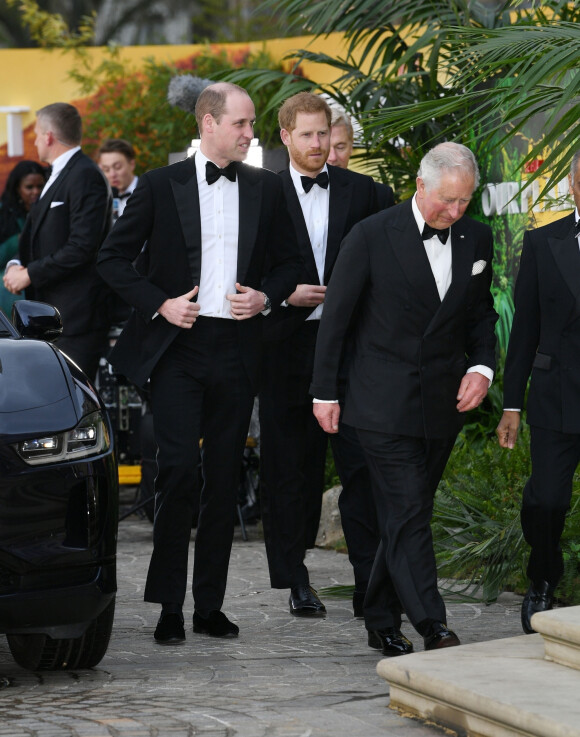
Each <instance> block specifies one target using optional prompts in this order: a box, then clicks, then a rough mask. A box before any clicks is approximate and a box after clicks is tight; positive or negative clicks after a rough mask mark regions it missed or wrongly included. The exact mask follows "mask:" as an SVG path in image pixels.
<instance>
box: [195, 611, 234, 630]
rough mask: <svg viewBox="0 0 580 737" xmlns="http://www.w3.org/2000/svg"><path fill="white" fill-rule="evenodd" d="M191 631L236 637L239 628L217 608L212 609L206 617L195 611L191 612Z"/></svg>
mask: <svg viewBox="0 0 580 737" xmlns="http://www.w3.org/2000/svg"><path fill="white" fill-rule="evenodd" d="M193 631H194V632H197V633H198V634H204V635H211V636H212V637H237V636H238V635H239V633H240V628H239V627H238V625H237V624H234V623H233V622H230V620H229V619H228V618H227V617H226V615H225V614H224V613H223V612H220V611H219V609H214V610H213V611H212V612H210V613H209V616H207V617H202V616H201V614H198V613H197V612H194V613H193Z"/></svg>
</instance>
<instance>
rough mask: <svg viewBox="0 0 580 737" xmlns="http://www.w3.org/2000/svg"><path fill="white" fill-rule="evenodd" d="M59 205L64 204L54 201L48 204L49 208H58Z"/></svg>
mask: <svg viewBox="0 0 580 737" xmlns="http://www.w3.org/2000/svg"><path fill="white" fill-rule="evenodd" d="M61 205H64V202H56V201H54V202H51V203H50V206H51V207H60V206H61Z"/></svg>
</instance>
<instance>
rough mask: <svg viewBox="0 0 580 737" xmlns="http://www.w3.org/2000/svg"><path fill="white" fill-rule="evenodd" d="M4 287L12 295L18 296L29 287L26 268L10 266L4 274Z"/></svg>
mask: <svg viewBox="0 0 580 737" xmlns="http://www.w3.org/2000/svg"><path fill="white" fill-rule="evenodd" d="M4 286H5V287H6V289H7V290H8V291H9V292H11V293H12V294H18V293H19V292H21V291H22V290H23V289H26V287H29V286H30V277H29V276H28V269H27V268H26V266H18V265H16V264H12V266H9V267H8V269H6V273H5V274H4Z"/></svg>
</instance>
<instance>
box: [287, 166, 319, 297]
mask: <svg viewBox="0 0 580 737" xmlns="http://www.w3.org/2000/svg"><path fill="white" fill-rule="evenodd" d="M280 176H281V177H282V181H283V182H284V194H285V195H286V204H287V205H288V211H289V212H290V217H291V218H292V222H293V223H294V228H295V229H296V236H297V238H298V246H299V248H300V254H301V256H302V260H303V262H304V265H305V267H306V271H307V273H308V275H309V276H308V279H309V282H307V283H309V284H318V282H319V277H318V270H317V268H316V261H315V260H314V254H313V253H312V244H311V243H310V236H309V235H308V228H307V227H306V222H305V221H304V215H303V213H302V208H301V207H300V201H299V200H298V195H297V194H296V188H295V187H294V182H293V181H292V177H291V176H290V170H289V169H284V171H282V172H280Z"/></svg>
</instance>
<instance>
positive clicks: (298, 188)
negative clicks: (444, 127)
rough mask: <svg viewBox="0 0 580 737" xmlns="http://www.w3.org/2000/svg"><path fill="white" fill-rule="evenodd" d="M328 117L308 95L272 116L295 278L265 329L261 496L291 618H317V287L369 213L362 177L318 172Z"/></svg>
mask: <svg viewBox="0 0 580 737" xmlns="http://www.w3.org/2000/svg"><path fill="white" fill-rule="evenodd" d="M330 119H331V111H330V108H329V107H328V105H327V103H326V102H325V101H324V100H323V99H322V98H321V97H319V96H318V95H313V94H310V93H299V94H297V95H294V96H293V97H291V98H289V99H288V100H286V102H285V103H284V104H283V105H282V107H281V108H280V111H279V114H278V120H279V123H280V128H281V137H282V142H283V143H284V144H285V145H286V147H287V149H288V153H289V156H290V168H289V169H287V170H285V171H283V172H282V173H281V176H282V179H283V182H284V189H285V191H286V199H287V201H288V207H289V209H290V212H291V215H292V219H293V221H294V224H295V227H296V232H297V237H298V243H299V246H300V250H301V253H302V257H303V260H304V270H303V272H302V274H301V275H300V280H299V283H298V286H297V288H296V291H294V292H293V293H292V294H291V295H290V297H288V300H287V303H286V305H285V306H284V307H282V309H281V310H279V311H278V313H277V314H275V315H272V317H271V318H270V319H269V320H268V322H267V323H266V326H265V333H264V335H265V339H266V345H265V349H264V363H263V379H264V381H263V386H262V390H261V392H260V461H261V476H260V480H261V492H260V496H261V504H262V521H263V526H264V539H265V542H266V552H267V555H268V566H269V569H270V581H271V584H272V586H273V587H274V588H284V589H290V612H291V613H292V614H294V615H298V616H324V614H325V611H326V610H325V607H324V605H323V604H322V602H321V601H320V599H319V598H318V596H317V594H316V592H315V591H314V589H313V588H312V587H311V586H310V580H309V574H308V570H307V568H306V565H305V564H304V557H305V554H306V549H307V548H308V547H313V546H314V540H315V538H316V532H317V530H318V525H319V521H320V508H321V502H322V493H323V490H324V468H325V460H326V447H327V437H326V435H325V434H324V433H323V432H322V431H321V429H320V427H318V425H317V423H316V421H315V420H314V417H313V416H312V397H311V396H310V394H309V392H308V389H309V386H310V381H311V379H312V367H313V362H314V346H315V343H316V335H317V333H318V325H319V322H320V315H321V313H322V309H323V302H324V295H325V292H326V286H325V285H326V284H327V283H328V280H329V279H330V276H331V273H332V269H333V266H334V262H335V260H336V256H337V254H338V250H339V246H340V243H341V241H342V239H343V237H344V235H345V234H346V233H348V231H349V230H350V228H351V227H352V226H353V225H354V224H355V223H356V222H358V221H359V220H361V219H362V218H364V217H366V216H367V215H370V214H371V213H373V212H375V211H376V205H375V191H374V182H373V180H372V179H371V178H370V177H365V176H363V175H362V174H356V173H355V172H350V171H345V170H343V169H338V168H336V167H331V166H329V167H327V166H326V159H327V156H328V149H329V140H330ZM344 452H345V453H347V452H348V448H347V449H345V450H344Z"/></svg>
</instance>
